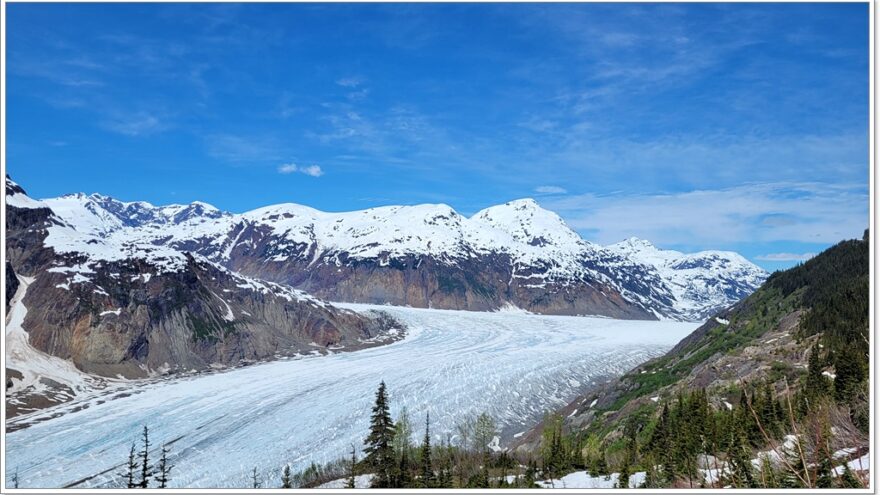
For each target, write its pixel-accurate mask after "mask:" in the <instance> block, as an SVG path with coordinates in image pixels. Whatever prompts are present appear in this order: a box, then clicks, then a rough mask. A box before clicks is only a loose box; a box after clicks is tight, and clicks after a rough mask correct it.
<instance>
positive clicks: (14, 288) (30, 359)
mask: <svg viewBox="0 0 880 495" xmlns="http://www.w3.org/2000/svg"><path fill="white" fill-rule="evenodd" d="M65 201H68V202H67V203H65ZM78 205H79V204H77V205H76V206H75V207H72V206H71V205H70V202H69V200H59V201H50V202H41V201H36V200H33V199H31V198H30V197H28V196H27V195H26V194H25V192H24V190H23V189H22V188H21V187H19V186H18V185H17V184H15V183H14V182H12V181H11V180H9V179H8V178H7V181H6V206H7V209H6V221H7V232H6V234H7V238H6V247H7V259H6V288H7V300H6V304H7V309H8V316H7V324H6V336H7V342H8V344H9V347H7V368H8V369H7V376H8V377H11V378H10V380H9V381H8V382H7V391H8V392H10V393H11V394H12V396H13V398H14V399H13V400H12V403H13V404H15V403H26V402H28V401H27V400H26V397H27V396H28V395H31V394H37V395H42V396H46V395H49V396H51V397H54V398H56V399H57V400H64V399H65V397H69V396H70V395H72V394H75V393H77V392H78V390H76V389H77V385H76V384H77V383H81V382H82V380H80V379H79V378H81V377H79V378H77V377H76V376H74V375H76V374H77V373H78V372H84V373H86V374H89V375H97V376H103V377H117V376H121V377H142V376H147V375H150V374H155V373H162V372H174V371H186V370H190V369H205V368H208V367H211V366H227V365H236V364H239V363H241V362H242V361H249V360H259V359H265V358H272V357H279V356H292V355H296V354H308V353H312V352H318V351H317V349H321V350H324V349H327V348H331V349H352V348H358V347H363V346H365V345H371V344H375V343H376V342H378V341H379V340H381V339H386V338H392V336H393V335H394V332H392V333H391V334H389V333H388V332H386V331H387V330H391V329H392V328H393V327H394V326H395V324H394V322H393V321H390V320H389V319H387V318H384V317H382V316H379V315H377V316H376V317H373V318H370V317H364V316H362V315H359V314H357V313H355V312H352V311H349V310H345V309H341V308H337V307H335V306H333V305H331V304H328V303H326V302H324V301H322V300H320V299H317V298H315V297H312V296H310V295H308V294H306V293H304V292H302V291H300V290H297V289H294V288H291V287H289V286H285V285H282V284H276V283H272V282H266V281H263V280H258V279H254V278H251V277H247V276H244V275H241V274H239V273H235V272H232V271H230V270H229V269H227V268H226V267H224V266H222V265H220V264H218V263H215V262H213V261H211V260H209V259H206V258H205V257H203V256H201V255H199V254H198V253H190V252H183V251H178V250H176V249H173V248H171V247H168V246H162V245H151V244H149V243H142V242H138V241H137V240H135V239H131V238H128V237H126V236H116V237H112V236H108V235H106V234H107V233H108V231H110V230H111V229H112V228H114V226H115V225H116V224H115V223H114V222H113V219H115V218H116V217H115V216H113V214H112V213H110V212H108V211H107V210H104V209H100V208H95V210H94V211H91V210H90V211H91V213H92V214H91V215H85V214H74V215H76V216H71V215H72V214H71V211H74V210H76V211H78V210H77V208H78V207H79V206H78ZM156 213H157V215H158V212H156ZM162 213H163V214H165V215H167V217H159V216H156V217H152V218H150V219H149V221H151V222H161V221H167V222H172V223H173V222H185V221H186V220H187V218H188V217H189V216H198V217H199V218H207V217H209V216H210V215H211V212H210V210H203V209H202V208H201V206H200V205H191V206H189V207H185V208H180V209H178V210H174V209H173V208H169V209H165V210H164V211H163V212H162ZM68 219H73V221H68ZM141 220H143V219H141ZM132 221H134V220H132ZM52 358H55V359H54V360H53V359H52ZM57 358H60V360H58V359H57ZM61 360H64V361H61ZM59 361H61V362H59ZM66 361H69V362H70V363H73V364H74V365H75V366H76V368H75V370H70V369H68V368H67V367H66V365H65V364H64V362H66ZM71 377H73V378H71ZM47 389H51V394H46V393H45V392H46V390H47ZM15 397H17V399H15ZM8 405H9V404H7V406H8Z"/></svg>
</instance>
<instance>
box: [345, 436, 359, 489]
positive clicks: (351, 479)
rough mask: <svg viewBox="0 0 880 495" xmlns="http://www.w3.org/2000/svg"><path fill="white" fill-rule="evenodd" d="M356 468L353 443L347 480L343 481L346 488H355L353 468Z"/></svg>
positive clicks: (355, 454) (355, 453)
mask: <svg viewBox="0 0 880 495" xmlns="http://www.w3.org/2000/svg"><path fill="white" fill-rule="evenodd" d="M356 468H357V452H355V449H354V444H351V462H349V464H348V481H347V482H346V483H345V487H346V488H355V487H356V485H355V469H356Z"/></svg>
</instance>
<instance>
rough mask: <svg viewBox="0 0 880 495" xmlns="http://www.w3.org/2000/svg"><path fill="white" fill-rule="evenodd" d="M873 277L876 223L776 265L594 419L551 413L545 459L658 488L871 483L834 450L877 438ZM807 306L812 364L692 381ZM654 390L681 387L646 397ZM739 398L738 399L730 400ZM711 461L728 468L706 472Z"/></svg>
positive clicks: (805, 339) (622, 385)
mask: <svg viewBox="0 0 880 495" xmlns="http://www.w3.org/2000/svg"><path fill="white" fill-rule="evenodd" d="M868 282H869V281H868V242H867V232H866V234H865V237H864V238H863V239H861V240H852V241H844V242H841V243H839V244H837V245H836V246H833V247H832V248H829V249H828V250H826V251H825V252H824V253H822V254H820V255H819V256H816V257H815V258H813V259H811V260H810V261H807V262H806V263H804V264H801V265H798V266H797V267H794V268H792V269H790V270H787V271H784V272H777V273H774V274H773V275H772V276H771V277H770V278H769V279H768V281H767V283H765V285H764V286H763V287H762V288H761V289H759V290H758V291H756V292H755V293H754V294H753V295H752V296H750V297H749V298H747V299H746V300H744V301H742V302H741V303H739V304H738V305H736V306H735V307H734V308H732V309H731V310H729V311H728V312H726V313H725V316H724V318H727V319H729V320H730V321H729V323H728V324H724V323H720V322H717V321H715V320H714V319H713V320H710V323H707V324H706V325H704V326H703V327H701V328H700V329H698V330H697V331H696V332H695V333H694V334H693V335H692V336H690V337H689V338H688V339H685V341H683V342H682V344H679V346H678V347H676V348H675V349H673V351H671V352H670V353H668V354H667V355H665V356H663V357H661V358H659V359H655V360H653V361H650V362H649V363H646V364H645V365H644V366H642V367H640V368H639V369H637V370H634V371H632V372H630V373H629V374H627V375H625V376H624V377H622V378H621V380H620V382H619V384H618V385H617V386H616V388H614V389H612V390H611V394H610V396H611V398H613V399H614V400H613V401H611V402H610V403H609V405H606V406H605V407H602V408H598V409H597V410H596V411H595V413H594V416H593V418H592V420H591V421H590V423H589V424H588V425H587V426H586V427H585V428H583V429H577V430H574V431H569V432H567V434H566V435H564V436H560V435H561V432H562V430H563V429H562V421H561V419H560V418H555V419H553V420H551V421H545V437H544V451H545V453H544V455H543V457H544V459H545V464H544V465H545V467H549V468H550V470H551V472H553V473H554V474H556V473H560V474H564V473H566V472H570V471H573V470H576V469H580V468H581V467H580V465H581V464H582V463H583V464H586V465H587V468H588V469H589V471H590V472H591V473H593V474H594V475H600V474H605V473H607V472H608V471H615V472H619V473H621V476H622V477H627V476H629V475H630V474H631V473H633V472H635V471H644V472H645V473H646V481H645V486H647V487H654V488H656V487H693V488H696V487H705V486H714V487H721V486H734V487H741V488H758V487H763V488H771V487H813V488H815V487H851V486H862V483H863V480H860V479H859V477H858V476H856V474H854V473H852V472H851V471H850V470H848V469H846V470H844V474H843V475H841V476H836V475H833V474H832V468H833V467H834V466H836V465H838V464H840V462H841V461H840V460H839V459H834V458H833V456H832V453H833V452H834V449H835V448H842V447H863V446H867V443H868V441H867V438H868V437H867V434H868V427H869V413H868V409H869V408H868V392H867V391H868V383H867V381H868V364H869V363H868V356H869V351H870V349H869V339H868V286H869V285H868ZM797 311H800V312H801V313H800V314H801V315H802V316H801V319H800V323H799V326H798V330H797V335H796V337H797V339H798V342H801V343H802V344H801V345H803V346H805V347H803V348H804V349H809V362H808V365H807V371H806V373H804V372H803V371H799V370H798V369H797V368H796V367H794V366H793V365H792V363H791V362H788V361H786V360H784V359H776V360H774V361H772V363H771V365H770V366H769V367H768V368H769V369H767V370H765V371H764V372H763V373H762V375H763V378H762V379H761V380H759V381H758V382H757V383H741V382H740V383H738V384H737V385H730V386H727V387H724V388H723V390H714V391H712V393H711V394H710V392H708V391H706V390H704V389H700V388H693V387H691V386H688V385H687V383H689V381H688V380H687V379H688V378H690V377H692V376H693V375H692V374H693V372H694V370H695V368H696V367H698V366H701V365H704V364H705V363H707V362H711V360H712V359H714V358H716V357H719V356H725V355H737V353H740V352H741V351H742V349H744V348H745V347H748V346H753V345H754V344H755V343H756V341H757V339H759V338H760V337H761V336H763V335H764V334H765V333H766V332H768V331H771V330H773V329H775V328H777V327H779V325H780V322H781V321H782V320H783V318H786V317H789V316H790V315H794V314H797V313H796V312H797ZM649 394H655V395H658V396H665V397H672V398H668V399H666V400H658V402H657V403H654V402H647V401H645V400H644V398H645V397H647V396H648V395H649ZM732 397H734V398H735V397H739V399H738V401H737V400H735V399H730V400H731V401H733V402H738V404H737V405H735V406H734V405H731V404H729V403H727V405H726V406H725V405H722V404H724V403H726V400H727V399H728V398H732ZM832 428H833V429H834V431H835V432H837V433H835V435H832V434H831V433H830V432H831V431H832ZM548 432H549V433H548ZM843 432H845V433H843ZM795 439H797V440H796V441H795ZM786 442H787V444H788V445H787V447H788V449H783V448H782V447H781V446H782V445H784V444H786ZM560 450H561V452H562V453H560ZM783 450H785V452H784V454H782V453H781V454H780V455H782V456H783V458H782V462H770V460H769V459H763V460H761V461H760V462H759V464H760V466H759V467H755V466H753V464H752V459H755V458H759V459H762V458H760V457H759V454H758V453H759V452H762V451H764V452H766V451H774V452H781V451H783ZM548 452H549V453H548ZM765 457H766V456H765ZM710 461H711V463H714V464H717V466H713V465H706V464H707V463H708V462H710ZM722 468H723V469H722ZM706 469H719V471H718V472H721V473H722V474H721V476H716V477H715V478H712V479H709V480H708V481H707V479H705V476H704V475H703V474H702V473H703V470H706Z"/></svg>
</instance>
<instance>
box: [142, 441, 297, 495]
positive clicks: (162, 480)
mask: <svg viewBox="0 0 880 495" xmlns="http://www.w3.org/2000/svg"><path fill="white" fill-rule="evenodd" d="M168 452H170V450H169V449H168V446H167V445H165V444H164V443H163V444H162V457H160V458H159V464H158V466H157V467H156V469H157V470H158V471H159V473H158V476H156V481H157V482H158V483H159V488H167V487H168V482H169V481H171V478H170V477H169V476H170V474H171V468H173V467H174V465H173V464H168ZM288 474H290V472H289V468H288Z"/></svg>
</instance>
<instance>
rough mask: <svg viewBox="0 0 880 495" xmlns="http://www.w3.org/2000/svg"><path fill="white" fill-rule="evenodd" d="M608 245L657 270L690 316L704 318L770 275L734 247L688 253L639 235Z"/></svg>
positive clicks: (685, 312) (684, 313) (622, 254)
mask: <svg viewBox="0 0 880 495" xmlns="http://www.w3.org/2000/svg"><path fill="white" fill-rule="evenodd" d="M607 248H608V250H610V251H612V252H615V253H617V254H619V255H621V256H623V257H625V258H627V259H631V260H635V261H636V262H638V263H641V264H643V265H645V266H648V267H651V268H653V269H654V270H656V272H657V273H658V275H659V276H660V278H661V279H662V280H664V281H665V282H666V283H667V286H668V287H669V288H670V290H671V291H672V294H673V296H674V298H675V300H676V302H677V304H676V309H677V310H679V311H680V312H681V314H682V316H684V318H685V319H688V320H697V319H703V318H705V317H707V316H710V315H711V314H712V313H714V312H715V311H718V310H720V309H723V308H725V307H727V306H729V305H731V304H733V303H735V302H736V301H738V300H740V299H742V298H744V297H746V296H747V295H749V294H751V293H752V292H753V291H754V290H755V289H756V288H757V287H759V286H760V285H761V284H762V283H763V282H764V280H766V279H767V276H768V273H767V272H766V271H764V270H763V269H761V268H760V267H758V266H756V265H754V264H753V263H751V262H750V261H748V260H747V259H745V258H743V257H742V256H741V255H739V254H737V253H735V252H732V251H702V252H698V253H692V254H685V253H681V252H679V251H673V250H662V249H659V248H657V247H656V246H654V245H653V244H651V243H650V242H648V241H646V240H643V239H638V238H636V237H631V238H629V239H627V240H625V241H623V242H619V243H617V244H612V245H610V246H608V247H607Z"/></svg>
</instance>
